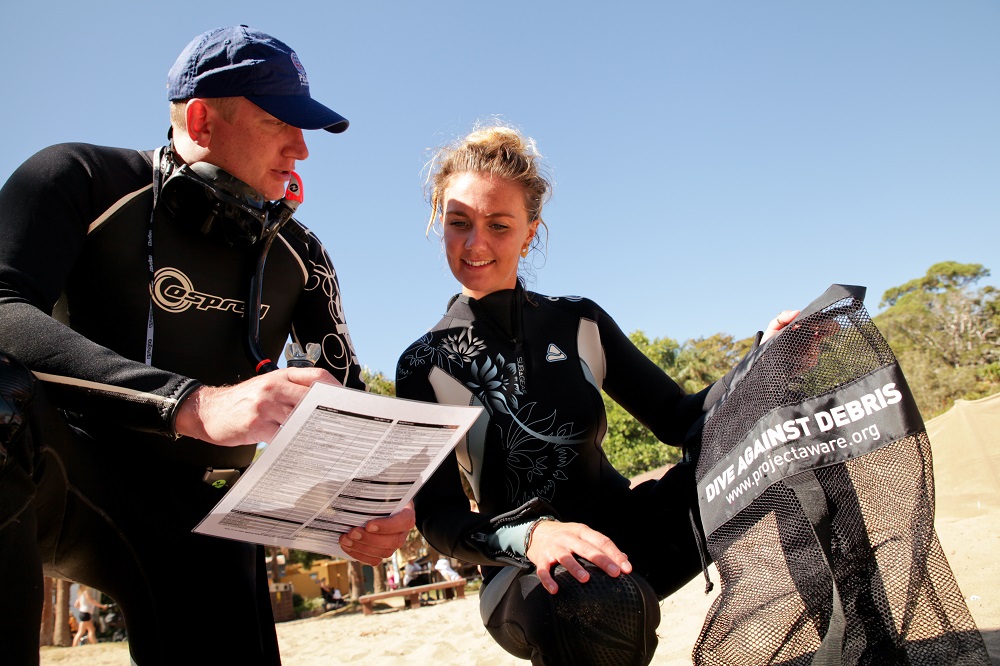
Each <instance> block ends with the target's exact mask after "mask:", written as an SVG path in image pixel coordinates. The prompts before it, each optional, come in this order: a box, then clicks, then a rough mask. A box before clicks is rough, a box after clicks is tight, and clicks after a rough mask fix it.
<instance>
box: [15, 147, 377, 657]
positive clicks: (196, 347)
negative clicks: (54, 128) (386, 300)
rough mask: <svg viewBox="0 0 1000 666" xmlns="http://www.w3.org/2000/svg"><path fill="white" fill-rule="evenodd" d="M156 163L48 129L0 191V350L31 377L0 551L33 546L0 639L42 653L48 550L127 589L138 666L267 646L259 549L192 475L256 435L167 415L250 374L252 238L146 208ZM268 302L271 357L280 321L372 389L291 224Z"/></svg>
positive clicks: (265, 343)
mask: <svg viewBox="0 0 1000 666" xmlns="http://www.w3.org/2000/svg"><path fill="white" fill-rule="evenodd" d="M152 159H153V158H152V151H136V150H127V149H118V148H107V147H98V146H92V145H86V144H62V145H57V146H53V147H51V148H48V149H45V150H43V151H41V152H39V153H38V154H36V155H35V156H33V157H31V158H30V159H29V160H28V161H26V162H25V163H24V164H23V165H22V166H21V167H20V168H19V169H18V170H17V171H16V172H15V173H14V174H13V175H12V176H11V177H10V179H9V180H8V181H7V183H6V185H4V187H3V189H2V190H0V352H4V353H6V354H8V355H10V356H12V357H14V358H16V359H17V360H19V361H20V362H21V363H23V364H24V365H25V366H27V367H28V368H30V370H31V371H33V372H34V374H35V376H36V377H37V378H38V379H40V380H42V382H41V383H40V384H39V385H38V387H37V392H36V395H35V397H34V400H33V402H32V404H31V407H30V410H28V411H29V413H28V414H27V418H28V420H29V422H30V424H31V428H29V429H27V432H26V433H22V435H24V436H25V437H26V438H27V439H29V440H31V441H30V442H29V444H32V445H33V448H27V447H28V444H25V443H24V442H19V443H15V444H11V447H13V448H17V447H20V448H19V449H18V450H19V451H21V455H20V456H16V455H10V456H6V461H4V460H2V458H3V456H0V464H2V467H0V470H2V471H0V556H5V555H6V554H7V553H17V554H19V557H21V558H23V559H24V561H23V562H21V563H20V565H19V566H15V565H13V564H12V565H10V566H8V560H7V559H4V560H3V562H4V565H3V566H2V567H0V571H2V573H0V586H2V587H3V588H4V589H5V590H6V591H7V594H8V595H9V596H10V597H11V598H16V599H18V600H19V602H20V603H19V604H9V605H8V606H13V607H14V608H13V613H12V614H11V615H10V616H9V617H6V616H5V617H3V618H0V620H2V621H0V635H3V636H4V639H3V640H2V641H0V642H2V643H3V644H4V652H8V651H9V650H11V649H12V645H14V646H15V648H16V646H21V647H23V648H24V649H26V650H29V649H30V648H31V645H33V644H34V648H33V649H34V658H35V659H37V643H36V638H37V636H38V628H37V622H38V618H39V617H40V604H41V593H40V589H38V588H39V587H40V585H41V569H40V568H39V567H38V558H39V557H40V558H41V560H42V563H43V565H44V570H45V573H46V574H48V575H53V576H61V577H65V578H70V579H73V580H77V581H80V582H83V583H86V584H87V585H90V586H92V587H95V588H97V589H100V590H102V591H103V592H105V593H107V594H109V595H110V596H111V597H113V598H114V599H115V600H116V601H117V602H118V603H119V604H120V605H121V608H122V611H123V613H124V616H125V618H126V621H127V622H128V632H129V640H130V649H131V651H132V654H133V657H134V658H135V659H136V660H137V662H138V663H140V664H153V663H171V664H173V663H180V662H181V659H184V660H185V661H187V662H192V660H193V662H194V663H200V662H201V661H205V662H208V661H213V662H215V663H235V662H236V661H241V660H246V662H245V663H271V662H276V661H277V660H278V657H277V643H276V639H275V634H274V626H273V619H272V616H271V609H270V598H269V594H268V591H267V587H266V583H267V581H266V575H265V571H264V570H263V562H262V558H261V557H260V549H259V548H257V547H254V546H250V545H247V544H243V543H240V542H233V541H228V540H223V539H215V538H209V537H204V536H200V535H195V534H191V529H192V528H193V527H194V526H195V525H196V524H197V523H198V522H199V521H200V520H201V519H202V518H203V517H204V516H205V514H206V513H207V512H208V511H209V509H211V508H212V507H213V506H214V505H215V503H216V502H218V500H219V499H220V498H221V496H222V493H223V492H224V490H218V489H216V488H214V487H211V486H210V485H208V484H206V483H204V482H203V481H202V477H203V475H204V474H205V472H206V468H216V469H218V468H236V469H243V468H245V467H246V466H247V465H248V464H249V463H250V462H251V460H252V458H253V455H254V451H255V448H256V447H255V446H254V445H248V446H241V447H221V446H213V445H209V444H207V443H204V442H201V441H198V440H193V439H190V438H177V437H176V436H175V433H174V425H173V421H174V418H175V415H176V410H177V406H178V405H179V403H180V402H181V401H182V400H183V398H184V397H185V396H186V395H187V394H188V393H190V392H191V391H192V390H194V389H195V388H197V387H198V386H200V385H201V384H202V383H204V384H207V385H224V384H233V383H236V382H239V381H242V380H245V379H248V378H250V377H252V376H254V374H255V360H254V359H253V358H252V356H251V355H250V354H249V353H248V350H247V346H246V342H245V340H246V322H245V319H244V316H243V311H244V309H245V303H246V301H247V297H248V294H249V290H250V279H251V276H252V274H253V271H254V268H255V266H256V262H257V257H258V254H259V247H258V246H257V245H251V244H250V243H249V242H246V241H236V242H234V243H232V244H230V242H227V240H226V238H225V237H224V236H225V234H224V233H222V234H221V235H220V233H219V232H224V231H225V230H224V229H217V230H216V231H215V232H213V234H210V235H203V234H202V233H201V231H199V229H198V225H199V224H200V222H201V221H200V220H181V219H175V218H174V217H173V216H171V215H170V214H168V213H166V211H165V210H163V207H161V206H157V212H156V215H155V217H154V219H153V222H152V223H151V222H150V215H151V212H152V207H153V187H152V182H153V167H152ZM150 230H151V232H152V263H153V270H154V271H155V275H154V277H153V278H152V280H151V277H150V266H149V261H148V259H149V247H148V246H147V240H148V237H149V233H150ZM258 245H259V243H258ZM151 283H152V289H151V288H150V287H151ZM151 293H152V298H151ZM151 301H152V312H153V329H152V335H147V322H148V319H149V313H150V308H151ZM262 303H263V307H262V314H263V318H262V320H261V336H260V337H261V341H262V348H263V351H264V352H265V354H267V355H269V356H270V358H272V359H275V360H277V359H278V358H279V355H280V354H281V351H282V348H283V345H284V342H285V341H286V339H287V337H288V336H289V334H291V336H292V339H293V340H295V341H297V342H300V343H301V344H303V345H305V344H306V343H309V342H316V343H321V344H322V350H323V354H322V358H321V359H320V362H319V363H318V365H319V366H320V367H323V368H326V369H327V370H329V371H330V372H331V373H333V375H334V376H335V377H336V378H337V379H338V380H339V381H340V382H341V383H343V384H344V385H345V386H349V387H352V388H358V389H363V388H364V384H363V382H362V381H361V377H360V372H361V371H360V366H359V364H358V362H357V359H356V357H355V354H354V350H353V347H352V345H351V341H350V337H349V335H348V331H347V326H346V323H345V319H344V314H343V311H342V308H341V304H340V296H339V287H338V283H337V278H336V273H335V272H334V270H333V266H332V264H331V262H330V259H329V257H328V255H327V254H326V252H325V250H324V249H323V247H322V245H321V244H320V242H319V241H318V240H317V239H316V238H315V237H314V236H313V235H312V234H311V233H310V232H309V231H308V230H306V229H305V228H304V227H302V226H301V225H300V224H299V223H298V222H296V221H291V222H290V223H288V224H287V225H286V226H285V227H284V228H283V229H282V231H281V232H280V237H279V238H278V239H276V240H275V242H274V243H273V245H272V246H271V250H270V253H269V255H268V259H267V266H266V272H265V275H264V279H263V296H262ZM50 314H51V315H52V316H50ZM150 344H151V363H150V364H149V365H147V364H146V362H145V359H146V354H147V347H148V346H149V345H150ZM49 403H51V404H49ZM56 409H58V410H59V412H57V411H55V410H56ZM9 411H10V410H9V409H8V412H9ZM15 411H16V410H15ZM57 413H58V414H59V415H60V416H61V417H62V418H58V417H57V416H56V414H57ZM15 462H18V463H19V464H15ZM33 486H34V487H33ZM33 495H34V497H33V499H32V496H33ZM29 502H30V505H28V503H29ZM26 506H27V508H26ZM36 520H37V538H36V535H35V534H33V532H34V530H35V529H36V528H35V527H34V526H33V525H34V523H35V521H36ZM36 541H37V543H39V544H40V545H39V549H40V550H39V551H34V548H33V545H29V544H33V543H34V542H36ZM178 599H184V600H186V601H187V602H188V605H187V607H186V609H185V611H186V612H185V613H183V615H184V616H185V617H187V618H188V619H187V620H186V621H184V622H180V621H179V620H178V617H179V613H178V605H177V603H178ZM29 603H30V607H28V606H25V605H24V604H29ZM36 606H37V608H36ZM36 611H37V612H36ZM195 645H202V646H205V647H204V648H202V649H200V651H194V650H193V646H195ZM13 654H16V655H21V654H22V652H20V651H18V650H17V649H14V652H13ZM26 654H27V653H26ZM12 663H13V662H12ZM18 663H21V662H18ZM26 663H30V662H26Z"/></svg>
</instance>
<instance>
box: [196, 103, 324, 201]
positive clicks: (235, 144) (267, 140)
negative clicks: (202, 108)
mask: <svg viewBox="0 0 1000 666" xmlns="http://www.w3.org/2000/svg"><path fill="white" fill-rule="evenodd" d="M209 109H210V110H209V113H210V115H211V122H212V133H211V143H210V144H209V146H208V147H209V151H210V153H209V156H208V157H207V158H206V159H205V161H206V162H210V163H211V164H214V165H216V166H218V167H220V168H222V169H225V170H226V171H228V172H229V173H230V174H232V175H233V176H235V177H237V178H239V179H240V180H242V181H243V182H244V183H246V184H247V185H249V186H250V187H252V188H254V189H255V190H257V191H258V192H259V193H260V194H262V195H263V196H264V198H265V199H268V200H275V199H281V198H282V197H283V196H284V195H285V185H286V184H287V183H288V179H289V178H290V177H291V172H292V171H294V170H295V161H296V160H304V159H306V158H307V157H309V150H308V149H307V148H306V142H305V139H304V137H303V136H302V130H300V129H299V128H297V127H292V126H291V125H287V124H285V123H283V122H282V121H280V120H278V119H277V118H275V117H274V116H272V115H271V114H269V113H267V112H266V111H264V110H263V109H261V108H260V107H259V106H257V105H256V104H254V103H253V102H251V101H250V100H248V99H245V98H242V97H241V98H239V99H238V100H236V106H235V110H234V112H233V113H232V114H231V117H230V119H229V120H226V118H225V117H223V114H222V112H221V111H220V110H219V109H217V108H215V107H212V106H211V105H210V106H209Z"/></svg>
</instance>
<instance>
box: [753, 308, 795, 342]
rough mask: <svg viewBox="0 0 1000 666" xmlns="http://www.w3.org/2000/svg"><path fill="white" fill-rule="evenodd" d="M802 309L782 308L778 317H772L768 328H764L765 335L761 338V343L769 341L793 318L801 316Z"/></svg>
mask: <svg viewBox="0 0 1000 666" xmlns="http://www.w3.org/2000/svg"><path fill="white" fill-rule="evenodd" d="M799 312H801V310H782V311H781V312H780V313H779V314H778V316H777V317H775V318H774V319H772V320H771V321H770V322H768V324H767V328H765V329H764V337H762V338H761V339H760V341H761V343H764V342H767V341H768V340H770V339H771V338H773V337H774V336H776V335H777V334H778V333H780V332H781V329H783V328H784V327H786V326H788V325H789V324H791V323H792V320H793V319H795V318H796V317H798V316H799Z"/></svg>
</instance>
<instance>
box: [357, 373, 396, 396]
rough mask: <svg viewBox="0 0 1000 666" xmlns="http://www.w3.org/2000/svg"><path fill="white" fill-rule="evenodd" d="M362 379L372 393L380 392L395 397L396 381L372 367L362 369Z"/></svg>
mask: <svg viewBox="0 0 1000 666" xmlns="http://www.w3.org/2000/svg"><path fill="white" fill-rule="evenodd" d="M361 380H362V381H363V382H364V383H365V386H367V387H368V390H369V391H370V392H371V393H378V394H379V395H389V396H393V397H395V395H396V382H394V381H393V380H391V379H389V378H388V377H386V376H385V375H383V374H382V373H381V372H376V371H374V370H371V369H370V368H362V369H361Z"/></svg>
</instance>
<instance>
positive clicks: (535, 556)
mask: <svg viewBox="0 0 1000 666" xmlns="http://www.w3.org/2000/svg"><path fill="white" fill-rule="evenodd" d="M526 554H527V556H528V559H529V560H531V563H532V564H534V565H535V568H536V569H537V572H536V573H537V574H538V580H539V581H540V582H541V583H542V585H543V586H544V587H545V589H546V590H547V591H548V592H549V594H555V593H556V592H558V591H559V585H558V584H556V581H555V579H554V578H552V567H554V566H555V565H556V564H561V565H563V566H564V567H565V568H566V570H567V571H569V573H570V574H571V575H572V576H573V577H574V578H576V579H577V580H578V581H580V582H581V583H586V582H587V580H589V579H590V574H588V573H587V570H586V569H584V568H583V567H582V566H581V565H580V563H579V562H577V560H576V557H574V555H579V556H580V557H582V558H583V559H585V560H587V561H589V562H593V563H594V564H595V565H597V566H598V567H600V568H601V569H603V570H604V572H605V573H606V574H608V575H609V576H611V577H612V578H615V577H617V576H618V574H620V573H621V572H623V571H624V572H625V573H631V572H632V564H631V563H630V562H629V561H628V556H627V555H626V554H625V553H623V552H622V551H620V550H618V546H616V545H615V543H614V542H613V541H612V540H611V539H610V538H608V537H606V536H604V535H603V534H601V533H600V532H598V531H597V530H592V529H590V528H589V527H587V526H586V525H584V524H583V523H561V522H559V521H555V520H544V521H542V522H540V523H538V524H536V525H535V528H534V531H532V533H531V539H530V540H529V542H528V552H527V553H526Z"/></svg>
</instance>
